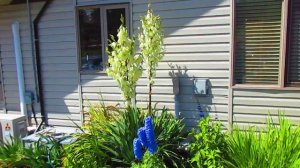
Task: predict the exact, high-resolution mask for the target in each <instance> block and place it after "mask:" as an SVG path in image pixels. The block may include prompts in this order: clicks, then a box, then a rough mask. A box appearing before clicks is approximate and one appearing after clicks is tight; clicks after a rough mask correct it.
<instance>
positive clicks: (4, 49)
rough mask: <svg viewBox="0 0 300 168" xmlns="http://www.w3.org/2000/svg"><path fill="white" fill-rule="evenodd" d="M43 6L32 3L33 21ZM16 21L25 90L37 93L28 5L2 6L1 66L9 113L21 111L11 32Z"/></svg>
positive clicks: (0, 7)
mask: <svg viewBox="0 0 300 168" xmlns="http://www.w3.org/2000/svg"><path fill="white" fill-rule="evenodd" d="M43 4H44V3H43V2H40V3H32V15H33V16H32V18H33V19H34V18H35V17H36V15H37V14H38V12H39V11H40V10H41V8H42V6H43ZM14 21H19V22H20V36H21V49H22V56H23V68H24V79H25V89H26V90H27V91H32V92H34V93H35V82H34V74H33V64H32V51H31V40H30V30H29V25H28V15H27V7H26V4H20V5H11V6H0V45H1V64H2V71H3V84H4V92H5V101H6V109H7V111H8V113H12V112H16V111H18V112H19V111H20V105H19V103H20V100H19V92H18V80H17V71H16V59H15V54H14V47H13V35H12V30H11V25H12V23H13V22H14ZM1 108H2V107H1ZM35 110H36V112H39V111H40V109H39V105H38V104H35ZM28 111H31V108H30V107H28Z"/></svg>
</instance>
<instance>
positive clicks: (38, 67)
mask: <svg viewBox="0 0 300 168" xmlns="http://www.w3.org/2000/svg"><path fill="white" fill-rule="evenodd" d="M52 1H53V0H47V1H46V3H45V4H44V6H43V7H42V9H41V10H40V12H39V13H38V15H37V16H36V18H35V19H34V20H33V32H34V44H35V59H36V70H37V79H38V88H39V89H38V92H39V102H40V108H41V116H42V122H41V123H40V125H39V126H38V128H37V129H36V131H39V129H40V127H41V126H42V124H43V123H45V125H46V126H48V121H47V114H46V113H45V104H44V94H43V80H42V79H43V78H42V69H41V54H40V43H39V28H38V24H39V22H40V20H41V18H42V16H43V15H44V13H45V11H46V10H47V8H48V6H49V4H51V2H52ZM31 37H32V36H31Z"/></svg>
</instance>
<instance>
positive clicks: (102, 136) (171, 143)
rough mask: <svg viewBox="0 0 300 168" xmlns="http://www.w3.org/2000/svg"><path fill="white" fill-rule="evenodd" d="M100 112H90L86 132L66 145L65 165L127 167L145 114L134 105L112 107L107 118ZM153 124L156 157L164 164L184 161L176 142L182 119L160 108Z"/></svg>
mask: <svg viewBox="0 0 300 168" xmlns="http://www.w3.org/2000/svg"><path fill="white" fill-rule="evenodd" d="M93 110H95V108H94V109H93ZM104 111H105V109H104ZM104 111H103V109H102V110H101V109H99V112H98V113H96V112H95V111H93V112H92V117H91V120H90V123H89V124H88V127H87V128H88V130H89V131H88V132H87V133H84V134H82V135H77V138H78V139H77V141H76V142H74V143H72V144H71V145H69V146H68V147H66V153H67V155H66V157H65V160H64V163H65V167H75V166H79V167H105V166H107V167H110V166H112V167H124V166H126V167H128V166H131V165H132V162H134V161H135V158H134V153H133V139H134V138H135V137H136V136H137V130H138V128H140V127H141V126H142V125H143V122H144V118H145V115H146V114H145V113H143V112H142V110H141V109H137V108H127V109H125V110H120V109H115V111H114V113H115V114H117V115H115V116H114V117H113V119H112V120H108V119H107V117H105V116H107V115H103V114H101V113H103V112H104ZM105 113H106V111H105ZM97 115H99V116H98V117H97ZM153 123H154V129H155V133H156V137H157V144H158V146H159V152H158V156H159V158H160V159H161V160H163V161H164V162H166V163H168V164H172V165H178V164H180V163H181V162H182V160H184V158H183V157H182V156H180V155H179V154H177V151H179V150H178V145H179V142H180V141H181V140H182V139H184V134H183V128H184V125H183V123H182V121H181V120H177V119H176V118H174V117H173V116H172V115H169V114H168V112H167V110H166V109H164V110H163V111H162V112H161V114H160V116H157V115H154V114H153ZM96 130H97V131H96Z"/></svg>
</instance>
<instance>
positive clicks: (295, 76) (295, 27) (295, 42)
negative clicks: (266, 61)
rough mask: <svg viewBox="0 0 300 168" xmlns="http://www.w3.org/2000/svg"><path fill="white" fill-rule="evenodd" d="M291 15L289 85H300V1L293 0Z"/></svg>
mask: <svg viewBox="0 0 300 168" xmlns="http://www.w3.org/2000/svg"><path fill="white" fill-rule="evenodd" d="M291 2H292V5H291V7H292V8H291V9H292V11H291V14H292V15H291V17H290V26H291V27H290V44H289V55H288V56H289V57H288V58H289V60H288V67H287V70H288V80H287V84H288V85H289V86H295V87H299V86H300V10H299V9H300V1H299V0H292V1H291Z"/></svg>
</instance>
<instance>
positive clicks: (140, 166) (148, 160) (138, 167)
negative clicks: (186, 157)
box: [131, 152, 167, 168]
mask: <svg viewBox="0 0 300 168" xmlns="http://www.w3.org/2000/svg"><path fill="white" fill-rule="evenodd" d="M131 167H132V168H152V167H159V168H166V167H167V166H166V164H165V163H164V162H163V160H161V158H160V157H159V156H158V155H157V154H154V155H151V154H150V153H149V152H146V153H145V155H144V157H143V160H142V162H141V163H133V164H132V166H131Z"/></svg>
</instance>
